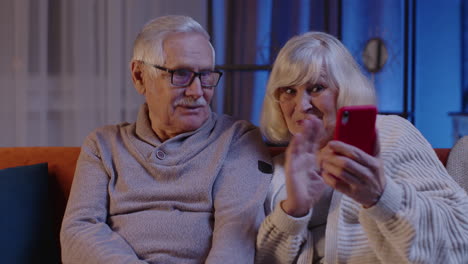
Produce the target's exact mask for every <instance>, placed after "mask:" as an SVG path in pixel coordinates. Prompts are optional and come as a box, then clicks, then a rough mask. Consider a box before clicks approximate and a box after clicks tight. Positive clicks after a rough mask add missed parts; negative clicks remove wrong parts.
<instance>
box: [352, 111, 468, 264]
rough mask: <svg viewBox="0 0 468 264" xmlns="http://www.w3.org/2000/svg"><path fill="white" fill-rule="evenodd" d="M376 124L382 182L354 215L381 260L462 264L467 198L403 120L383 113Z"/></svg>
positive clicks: (467, 250)
mask: <svg viewBox="0 0 468 264" xmlns="http://www.w3.org/2000/svg"><path fill="white" fill-rule="evenodd" d="M383 122H384V123H383V124H382V126H380V127H379V134H380V135H381V136H380V137H381V149H382V152H381V156H382V159H383V160H384V173H385V176H386V178H387V185H386V187H385V190H384V193H383V194H382V197H381V199H380V200H379V202H378V203H377V204H376V205H374V206H373V207H371V208H369V209H362V210H361V212H360V215H359V220H360V223H361V224H362V226H363V228H364V230H365V232H366V234H367V237H368V239H369V241H370V246H371V247H372V248H373V250H374V252H375V254H376V255H377V256H378V257H379V259H381V260H382V262H384V263H392V262H393V261H395V256H398V257H399V258H401V259H402V260H403V261H405V262H411V263H467V261H468V197H467V195H466V193H465V192H464V191H463V190H462V189H461V188H460V187H459V186H458V185H457V184H456V183H455V182H454V181H453V179H452V178H451V177H450V175H448V173H447V171H446V170H445V168H444V167H443V165H442V164H441V163H440V161H439V160H438V158H437V156H436V155H435V153H434V151H433V149H432V147H431V146H430V144H429V143H428V142H427V141H426V140H425V139H424V137H423V136H422V135H421V134H420V132H419V131H418V130H417V129H416V128H414V127H413V126H412V125H411V124H410V123H409V122H408V121H406V120H404V119H402V118H399V117H395V116H389V117H385V118H384V120H383Z"/></svg>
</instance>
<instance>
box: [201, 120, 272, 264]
mask: <svg viewBox="0 0 468 264" xmlns="http://www.w3.org/2000/svg"><path fill="white" fill-rule="evenodd" d="M237 133H238V135H235V136H234V138H233V141H232V142H231V144H230V148H229V151H228V154H227V156H226V159H225V160H224V162H223V166H222V168H221V170H220V173H219V175H218V176H217V178H216V180H215V183H214V187H213V199H214V230H213V238H212V247H211V249H210V252H209V254H208V257H207V260H206V263H253V262H254V255H255V238H256V235H257V232H258V228H259V226H260V224H261V222H262V221H263V219H264V218H265V213H264V210H263V202H264V201H265V197H266V193H267V190H268V187H269V184H270V180H271V174H270V173H264V172H261V171H260V170H259V161H263V162H266V163H270V156H269V153H268V149H267V148H266V146H265V145H264V143H263V141H262V139H261V136H260V133H259V131H258V129H256V128H253V127H252V126H249V128H248V129H243V131H238V132H237ZM270 164H271V163H270Z"/></svg>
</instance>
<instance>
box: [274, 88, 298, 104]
mask: <svg viewBox="0 0 468 264" xmlns="http://www.w3.org/2000/svg"><path fill="white" fill-rule="evenodd" d="M295 94H296V90H295V89H293V88H291V87H281V88H280V89H278V93H277V99H279V100H280V101H283V102H284V101H289V100H291V99H292V98H294V95H295Z"/></svg>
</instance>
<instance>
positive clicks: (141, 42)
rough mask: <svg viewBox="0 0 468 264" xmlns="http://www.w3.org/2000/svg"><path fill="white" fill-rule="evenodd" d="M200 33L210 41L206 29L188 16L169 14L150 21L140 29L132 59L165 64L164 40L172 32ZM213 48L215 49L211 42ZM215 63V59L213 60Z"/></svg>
mask: <svg viewBox="0 0 468 264" xmlns="http://www.w3.org/2000/svg"><path fill="white" fill-rule="evenodd" d="M179 32H186V33H199V34H201V35H203V36H204V37H206V39H207V40H208V41H209V40H210V36H209V35H208V33H207V32H206V30H205V29H204V28H203V27H202V26H201V25H200V24H199V23H198V22H197V21H195V20H194V19H193V18H191V17H188V16H179V15H168V16H162V17H158V18H156V19H153V20H151V21H149V22H148V23H147V24H146V25H145V26H144V27H143V28H142V30H141V31H140V33H139V34H138V36H137V37H136V39H135V42H134V44H133V57H132V61H144V62H147V63H151V64H157V65H161V66H162V65H164V63H165V54H164V46H163V44H164V40H165V39H166V38H167V37H168V35H169V34H172V33H179ZM210 47H211V50H212V51H213V60H214V55H215V53H214V49H213V46H212V45H211V43H210ZM213 64H214V61H213Z"/></svg>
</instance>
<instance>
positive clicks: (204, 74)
mask: <svg viewBox="0 0 468 264" xmlns="http://www.w3.org/2000/svg"><path fill="white" fill-rule="evenodd" d="M143 63H144V64H146V65H149V66H153V67H154V68H156V69H158V70H162V71H165V72H168V73H170V74H171V84H172V85H174V86H178V87H186V86H189V85H190V84H192V82H193V80H194V79H195V77H198V78H200V83H201V86H203V87H216V85H218V82H219V79H221V75H223V73H222V72H220V71H201V72H194V71H191V70H187V69H177V70H170V69H168V68H164V67H162V66H158V65H154V64H150V63H146V62H144V61H143Z"/></svg>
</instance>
